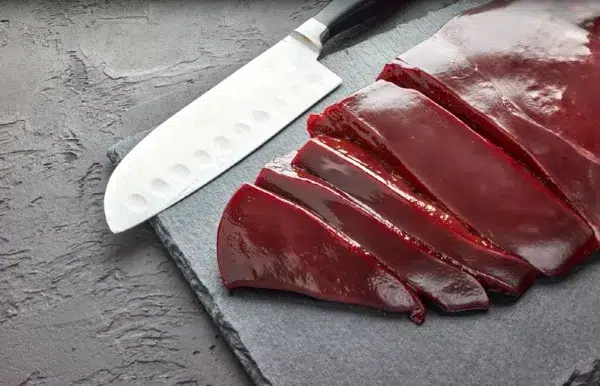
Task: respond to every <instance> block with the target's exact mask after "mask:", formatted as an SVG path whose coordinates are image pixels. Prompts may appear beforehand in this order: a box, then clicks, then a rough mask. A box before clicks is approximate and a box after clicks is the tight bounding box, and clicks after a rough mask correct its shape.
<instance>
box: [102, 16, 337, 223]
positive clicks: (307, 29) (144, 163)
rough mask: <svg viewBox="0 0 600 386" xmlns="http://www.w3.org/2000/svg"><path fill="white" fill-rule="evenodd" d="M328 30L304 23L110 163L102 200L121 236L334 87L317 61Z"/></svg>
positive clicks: (241, 155) (238, 157)
mask: <svg viewBox="0 0 600 386" xmlns="http://www.w3.org/2000/svg"><path fill="white" fill-rule="evenodd" d="M326 31H327V28H326V27H325V26H324V25H323V24H321V23H319V22H318V21H316V20H314V19H310V20H309V21H307V22H306V23H304V24H303V25H302V26H301V27H300V28H298V29H297V30H296V31H294V32H293V33H292V34H290V35H289V36H287V37H286V38H285V39H283V40H282V41H280V42H279V43H277V44H276V45H275V46H273V47H271V48H270V49H268V50H267V51H265V52H264V53H263V54H262V55H260V56H258V57H257V58H256V59H254V60H253V61H251V62H250V63H248V64H247V65H245V66H244V67H242V68H241V69H239V70H238V71H237V72H235V73H234V74H232V75H231V76H230V77H228V78H227V79H225V80H224V81H222V82H221V83H219V84H218V85H217V86H215V87H214V88H212V89H211V90H209V91H208V92H206V93H205V94H204V95H202V96H201V97H199V98H198V99H196V100H195V101H194V102H192V103H190V104H189V105H188V106H186V107H185V108H184V109H182V110H181V111H179V112H178V113H176V114H175V115H173V116H172V117H171V118H169V119H168V120H167V121H165V122H164V123H162V124H161V125H160V126H158V127H157V128H156V129H154V130H153V131H152V132H151V133H150V134H149V135H148V136H147V137H146V138H144V140H142V141H141V142H140V143H139V144H138V145H137V146H136V147H135V148H134V149H133V150H132V151H131V152H130V153H129V154H128V155H127V156H126V157H125V158H124V159H123V161H122V162H121V163H120V164H119V165H118V166H117V168H116V169H115V171H114V172H113V174H112V176H111V178H110V180H109V182H108V186H107V188H106V193H105V197H104V210H105V215H106V220H107V222H108V225H109V227H110V229H111V230H112V231H113V232H115V233H118V232H122V231H125V230H127V229H129V228H131V227H133V226H135V225H137V224H139V223H141V222H143V221H145V220H147V219H149V218H151V217H153V216H154V215H156V214H158V213H159V212H161V211H163V210H164V209H166V208H168V207H170V206H171V205H173V204H174V203H176V202H178V201H179V200H181V199H182V198H184V197H186V196H188V195H189V194H191V193H193V192H194V191H196V190H197V189H199V188H201V187H202V186H204V185H206V184H207V183H209V182H210V181H212V180H213V179H215V178H216V177H218V176H219V175H221V174H222V173H223V172H225V171H226V170H228V169H229V168H231V167H232V166H233V165H235V164H236V163H238V162H239V161H241V160H242V159H243V158H245V157H246V156H248V155H249V154H250V153H252V152H253V151H254V150H255V149H256V148H258V147H260V146H261V145H262V144H264V143H265V142H266V141H268V140H269V139H270V138H271V137H273V136H274V135H275V134H277V133H278V132H279V131H281V130H282V129H283V128H285V127H286V126H287V125H288V124H289V123H290V122H292V121H293V120H294V119H295V118H297V117H298V116H299V115H301V114H302V113H304V112H305V111H306V110H307V109H309V108H310V107H311V106H312V105H314V104H315V103H316V102H318V101H319V100H321V99H322V98H323V97H324V96H326V95H327V94H329V93H330V92H331V91H332V90H334V89H335V88H336V87H337V86H338V85H339V84H340V83H341V79H340V78H339V77H338V76H337V75H335V74H334V73H333V72H331V71H330V70H328V69H327V68H326V67H324V66H323V65H322V64H320V63H319V62H318V60H317V59H318V55H319V53H320V51H321V48H322V47H321V44H320V39H319V37H320V36H321V35H322V34H324V33H326Z"/></svg>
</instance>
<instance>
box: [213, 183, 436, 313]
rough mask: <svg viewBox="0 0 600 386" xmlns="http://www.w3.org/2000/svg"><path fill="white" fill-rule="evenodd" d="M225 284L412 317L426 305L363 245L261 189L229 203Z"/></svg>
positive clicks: (224, 223)
mask: <svg viewBox="0 0 600 386" xmlns="http://www.w3.org/2000/svg"><path fill="white" fill-rule="evenodd" d="M217 260H218V264H219V271H220V274H221V278H222V279H223V283H224V285H225V286H226V287H227V288H229V289H232V288H238V287H254V288H264V289H275V290H282V291H290V292H296V293H299V294H304V295H308V296H311V297H313V298H316V299H321V300H327V301H334V302H342V303H348V304H355V305H361V306H366V307H373V308H378V309H382V310H386V311H390V312H399V313H408V314H409V316H410V317H411V319H412V320H413V321H414V322H415V323H418V324H420V323H422V322H423V321H424V318H425V310H424V307H423V305H422V304H421V302H420V301H419V299H418V298H417V297H416V296H415V295H414V293H413V292H412V291H411V290H410V289H408V288H407V287H406V286H405V285H404V284H403V283H402V282H400V281H399V280H398V279H397V278H395V277H394V276H392V275H391V274H390V273H389V272H388V271H387V270H386V269H385V267H383V266H382V265H381V264H379V263H378V262H377V260H376V259H375V258H374V257H373V256H372V255H371V254H369V253H367V252H365V251H364V250H363V249H362V248H361V247H360V246H359V245H358V244H356V242H354V241H353V240H351V239H348V238H347V237H346V236H344V235H342V234H340V233H339V232H338V231H336V230H335V229H333V228H332V227H331V226H329V225H327V224H326V223H324V222H323V221H322V220H321V219H319V218H318V217H316V216H315V215H313V214H311V213H310V212H308V211H307V210H305V209H303V208H301V207H299V206H297V205H295V204H293V203H291V202H289V201H286V200H284V199H282V198H281V197H277V196H276V195H274V194H273V193H270V192H267V191H265V190H263V189H261V188H258V187H256V186H253V185H249V184H245V185H243V186H242V187H241V188H240V189H239V190H238V191H237V192H236V193H235V194H234V196H233V197H232V198H231V200H230V202H229V204H228V205H227V207H226V209H225V211H224V213H223V217H222V218H221V223H220V224H219V229H218V239H217Z"/></svg>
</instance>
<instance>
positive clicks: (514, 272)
mask: <svg viewBox="0 0 600 386" xmlns="http://www.w3.org/2000/svg"><path fill="white" fill-rule="evenodd" d="M292 165H293V166H294V167H297V168H302V169H303V170H306V171H307V172H308V173H310V174H311V175H314V176H317V177H319V178H321V179H322V180H324V181H326V182H328V183H329V184H331V185H333V186H335V187H336V188H338V189H340V190H341V191H343V192H345V193H347V194H349V195H351V196H352V197H354V198H355V199H357V200H359V201H360V202H361V203H363V204H364V205H366V206H367V207H369V208H370V209H371V210H373V211H374V212H375V213H377V214H379V215H380V216H381V217H382V218H384V219H386V220H387V221H390V222H391V223H392V224H393V225H394V226H396V227H397V228H399V229H401V230H403V231H405V232H406V233H408V234H410V235H411V236H413V237H416V238H417V239H419V240H420V241H421V242H423V243H425V244H427V245H429V246H430V247H431V248H432V250H433V251H434V253H435V254H436V255H437V256H439V257H440V258H441V259H443V260H444V261H446V262H448V263H450V264H452V265H454V266H456V267H459V268H460V269H462V270H464V271H465V272H468V273H469V274H471V275H473V276H474V277H476V278H477V279H478V280H479V282H480V283H481V284H482V285H483V286H484V287H485V288H486V289H488V290H491V291H495V292H502V293H505V294H510V295H521V294H522V293H523V292H525V291H526V290H527V288H529V287H530V286H531V284H532V283H533V281H534V280H535V277H536V276H537V270H535V269H534V268H533V267H532V266H531V265H530V264H529V263H527V262H526V261H524V260H523V259H521V258H518V257H516V256H513V255H510V254H508V253H507V252H505V251H502V250H500V249H499V248H496V247H494V246H492V245H490V243H489V242H486V241H485V240H483V239H482V238H481V237H479V236H477V235H475V234H473V233H471V232H470V231H469V230H468V229H467V228H465V226H464V225H463V224H462V223H461V222H460V220H458V219H457V218H455V217H454V215H452V214H451V213H449V212H448V211H446V210H444V209H443V208H441V207H439V206H438V205H436V204H435V203H433V202H432V201H430V200H428V199H426V198H425V197H422V196H419V195H417V194H415V193H414V191H413V188H412V187H411V186H410V185H409V184H408V183H407V182H406V181H404V180H403V179H401V178H399V177H398V176H395V175H394V174H392V173H391V172H390V171H389V170H388V169H387V168H386V167H385V165H383V164H382V163H381V162H380V161H379V160H377V159H376V158H375V157H373V156H372V155H371V154H369V153H367V152H366V151H364V150H363V149H361V148H360V147H358V146H356V145H354V144H352V143H351V142H348V141H345V140H341V139H336V138H330V137H325V136H319V137H316V138H313V139H311V140H310V141H309V142H308V143H307V144H306V145H304V147H302V148H301V149H300V150H299V151H298V153H297V154H296V156H295V157H294V159H293V161H292Z"/></svg>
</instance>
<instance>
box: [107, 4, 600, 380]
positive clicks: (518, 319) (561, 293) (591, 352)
mask: <svg viewBox="0 0 600 386" xmlns="http://www.w3.org/2000/svg"><path fill="white" fill-rule="evenodd" d="M481 2H482V1H479V3H481ZM475 3H477V2H476V1H461V2H459V3H456V4H453V5H451V6H448V7H444V8H441V9H440V5H439V3H437V4H436V3H435V2H418V3H417V2H414V3H412V4H410V5H407V6H406V7H405V8H404V12H403V13H401V14H399V15H397V16H395V17H394V19H393V20H391V21H390V22H389V23H388V24H387V25H382V26H379V27H378V30H377V31H378V32H381V33H380V34H377V35H376V36H372V37H371V38H370V39H369V40H367V41H363V42H360V43H358V44H355V45H354V46H351V47H347V48H346V49H342V50H339V49H337V50H333V52H332V53H331V54H330V55H328V56H327V57H325V58H324V59H323V62H324V63H325V64H326V65H327V66H328V67H329V68H331V69H333V70H334V71H336V72H337V73H338V74H339V75H341V76H342V77H343V78H344V84H343V86H342V87H341V88H340V89H339V90H338V91H336V92H335V93H334V94H332V95H331V96H330V97H328V98H327V99H326V100H325V101H323V102H322V103H320V104H319V105H318V106H316V107H315V108H313V109H312V110H313V111H318V110H320V109H322V108H323V107H324V106H325V105H326V104H328V103H331V102H333V101H335V100H337V99H339V98H340V97H342V96H344V95H346V94H348V93H349V92H351V91H354V90H356V89H357V88H360V87H362V86H364V85H366V84H368V83H369V82H371V81H373V79H374V77H375V76H376V75H377V73H378V71H379V70H380V69H381V67H382V65H383V64H384V63H385V62H386V61H387V60H389V59H390V58H392V57H394V56H395V55H397V54H399V53H401V52H402V51H404V50H406V49H408V48H410V47H412V46H413V45H415V44H417V43H419V42H420V41H422V40H424V39H425V38H427V37H428V36H430V35H431V34H432V33H433V32H434V31H435V30H436V29H437V28H438V27H439V26H441V25H442V24H443V23H444V22H445V21H447V20H448V19H449V18H450V17H452V16H453V15H455V14H457V13H458V12H460V11H461V10H464V9H467V8H470V7H472V6H473V5H474V4H475ZM436 10H437V11H436ZM427 11H432V12H429V13H428V12H427ZM148 114H151V113H150V112H149V111H144V112H134V113H133V114H132V115H130V117H131V118H130V119H131V120H132V121H140V122H143V124H144V125H145V124H146V123H149V122H145V121H144V117H145V116H147V115H148ZM143 136H144V134H143V133H142V134H139V135H138V136H136V137H134V138H131V139H128V140H126V141H123V142H121V143H119V144H118V145H117V146H115V147H114V148H112V149H111V151H110V152H109V156H110V158H111V159H112V160H113V161H114V162H115V163H117V162H118V161H119V160H120V159H121V158H122V157H123V156H124V155H125V154H126V153H127V151H128V150H130V149H131V147H132V146H134V145H135V143H136V142H137V141H139V140H140V139H141V138H143ZM306 138H307V136H306V133H305V117H302V118H301V119H299V120H298V121H296V122H295V123H294V124H292V125H291V126H290V127H288V128H287V129H286V130H285V131H284V132H282V133H281V134H280V135H278V136H277V137H276V138H275V139H273V140H272V141H270V142H269V143H267V144H266V145H265V146H263V147H262V148H261V149H259V151H257V152H255V153H253V154H252V155H251V156H250V157H248V158H247V159H245V160H244V161H243V162H241V163H240V164H238V165H237V166H236V167H234V168H233V169H231V170H230V171H229V172H227V173H226V174H224V175H223V176H221V177H220V178H218V179H217V180H215V181H214V182H213V183H211V184H209V185H208V186H206V187H204V188H203V189H201V190H199V191H197V192H196V193H194V194H193V195H191V196H190V197H189V198H187V199H185V200H183V201H181V202H180V203H178V204H177V205H175V206H173V207H172V208H170V209H168V210H166V211H165V212H163V213H161V214H160V215H159V216H157V218H155V219H154V220H152V221H151V224H152V225H153V226H154V228H155V229H156V231H157V233H158V235H159V238H160V239H161V240H162V241H163V243H164V244H165V245H166V247H167V249H168V250H169V252H170V253H171V255H172V256H173V258H174V259H175V260H176V262H177V264H178V266H179V267H180V268H181V270H182V272H183V273H184V276H185V277H186V279H187V280H188V281H189V283H190V285H191V286H192V288H194V290H195V291H196V293H197V295H198V296H199V298H200V300H201V302H202V303H203V304H204V306H205V307H206V309H207V310H208V312H209V313H210V314H211V316H212V317H213V318H214V320H215V322H216V324H217V325H218V326H219V328H220V329H221V330H222V331H223V333H224V337H225V338H226V339H227V340H228V342H229V343H230V345H231V346H232V348H233V350H234V352H235V354H236V355H237V356H238V357H239V359H240V360H241V362H242V364H243V365H244V367H245V368H246V369H247V371H248V372H249V374H250V375H251V377H252V379H253V380H254V381H255V382H256V383H257V384H268V383H272V384H277V385H353V384H357V385H398V384H406V385H544V386H546V385H553V384H563V383H565V382H570V383H572V384H577V385H583V384H588V385H594V384H596V383H594V382H595V381H596V380H597V379H598V378H597V370H593V369H591V367H590V366H592V363H593V360H594V359H596V358H598V357H599V356H600V334H599V333H598V327H599V326H600V308H599V306H600V297H599V296H598V292H597V288H598V286H597V283H598V280H599V279H600V264H598V259H597V258H596V259H593V261H592V263H590V264H588V265H587V266H586V267H585V269H583V270H581V271H579V272H577V273H575V274H573V275H571V276H570V277H569V278H566V279H564V280H561V281H559V282H554V283H552V282H540V283H539V284H537V285H536V286H535V287H534V288H533V289H532V290H531V291H529V292H528V293H527V295H526V296H524V297H523V298H522V299H521V300H520V301H519V302H517V303H516V304H496V305H495V306H494V307H493V308H492V309H491V311H490V312H488V313H486V314H476V315H464V316H456V317H452V316H444V315H439V314H437V313H435V312H430V314H429V317H428V320H427V322H426V323H425V324H424V325H423V326H421V327H417V326H415V325H413V324H412V323H410V322H409V321H408V320H407V319H406V318H403V317H400V318H399V317H394V316H389V315H384V314H382V313H378V312H372V311H366V310H364V309H352V308H349V307H344V306H338V305H333V304H331V303H323V302H317V301H313V300H310V299H307V298H304V297H300V296H294V295H287V294H283V293H278V292H267V291H250V290H236V291H234V292H232V293H227V292H226V291H225V290H224V288H223V286H222V284H221V281H220V277H219V274H218V271H217V266H216V259H215V234H216V228H217V224H218V222H219V219H220V215H221V213H222V210H223V208H224V207H225V205H226V203H227V201H228V199H229V197H231V195H232V193H233V192H234V191H235V190H236V189H237V187H239V185H240V184H241V183H243V182H247V181H252V180H253V179H254V177H255V176H256V174H257V173H258V171H259V170H260V168H261V167H262V165H263V164H264V163H265V162H266V161H268V160H270V159H272V158H274V157H275V156H277V155H281V154H284V153H286V152H288V151H290V150H293V149H296V148H298V147H299V146H300V145H301V144H302V143H303V142H304V141H305V140H306ZM124 237H125V236H124ZM596 367H598V364H597V363H596ZM574 372H575V373H574Z"/></svg>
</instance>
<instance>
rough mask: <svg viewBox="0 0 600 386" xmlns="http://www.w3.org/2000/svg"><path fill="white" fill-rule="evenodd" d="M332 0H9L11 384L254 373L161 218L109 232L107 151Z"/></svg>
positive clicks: (0, 229) (3, 155)
mask: <svg viewBox="0 0 600 386" xmlns="http://www.w3.org/2000/svg"><path fill="white" fill-rule="evenodd" d="M326 3H327V1H319V0H288V1H285V2H284V1H276V0H271V1H259V0H256V1H242V0H231V1H216V0H214V1H210V0H204V1H199V0H195V1H191V0H189V1H184V0H178V1H151V0H137V1H122V2H116V1H109V0H71V1H44V0H37V1H18V0H4V1H2V2H0V384H2V385H36V384H48V385H68V384H78V385H102V384H107V383H113V384H143V385H153V384H172V385H174V384H179V385H208V384H210V385H241V384H246V383H248V382H249V381H248V380H247V378H246V375H245V374H244V373H243V371H242V369H241V367H240V366H239V365H238V364H237V362H236V361H235V360H234V358H233V356H232V355H231V353H230V351H229V349H228V347H227V346H226V344H225V343H224V342H223V341H222V339H220V338H219V335H218V333H217V331H216V329H215V328H214V326H213V325H212V324H211V321H210V319H209V318H208V317H207V316H206V314H205V313H204V312H203V311H202V309H201V306H200V304H199V303H198V301H197V300H196V298H195V296H194V295H193V294H192V292H191V291H190V290H189V288H188V286H187V284H186V283H185V281H184V280H183V279H182V277H181V275H180V273H179V271H178V270H177V268H176V267H175V265H174V264H173V262H172V261H171V260H170V258H169V257H168V256H167V255H166V253H165V252H164V250H163V249H162V247H161V245H160V244H159V242H158V241H157V239H156V237H155V236H154V234H153V232H151V231H150V229H149V228H147V227H145V226H142V227H140V228H138V229H136V230H134V231H132V232H128V233H126V234H124V235H119V236H115V235H112V234H111V233H109V231H108V229H107V227H106V225H105V222H104V216H103V208H102V198H103V192H104V188H105V185H106V182H107V179H108V176H109V174H110V171H111V169H112V168H111V166H110V165H109V163H108V160H107V159H106V149H107V148H108V147H110V146H111V145H113V144H114V143H115V142H117V141H118V140H119V139H120V138H124V137H126V136H129V135H132V134H134V133H137V132H139V131H142V130H145V129H148V128H152V127H154V126H156V124H158V123H160V122H161V121H162V120H164V119H166V118H167V117H168V116H169V115H171V114H173V113H174V112H176V111H177V110H179V109H180V108H182V107H183V106H184V105H185V104H187V103H189V102H190V101H192V100H193V99H195V97H196V96H197V95H199V94H200V93H201V92H202V91H204V90H206V89H208V88H210V87H211V86H213V85H214V84H216V83H218V82H219V81H220V80H221V79H222V78H224V77H225V76H227V75H228V74H230V73H231V72H233V71H234V70H235V69H237V68H238V67H240V66H241V65H243V64H244V63H245V62H247V61H249V60H250V59H251V58H253V57H254V56H256V55H257V54H259V53H260V52H262V51H263V50H264V49H266V48H267V47H268V46H270V45H271V44H273V43H275V42H276V41H278V40H279V39H281V38H282V37H284V36H285V35H286V34H287V32H288V31H289V30H291V29H293V28H295V27H296V26H297V25H298V24H300V23H301V22H302V21H303V20H305V19H307V18H308V17H310V16H312V15H314V14H315V13H316V12H317V11H318V10H319V9H320V8H321V7H322V6H324V5H325V4H326ZM166 96H172V97H168V98H166ZM157 100H161V101H165V100H169V101H171V102H169V103H170V104H169V105H168V106H165V105H164V102H161V103H162V105H161V108H160V109H156V108H155V104H156V101H157ZM153 101H155V102H154V104H153ZM140 111H142V113H143V114H140ZM131 112H135V114H134V115H135V116H137V117H139V116H140V115H143V116H146V117H147V120H146V121H144V122H140V121H139V120H137V119H136V120H132V119H128V114H131ZM144 112H147V113H144Z"/></svg>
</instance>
